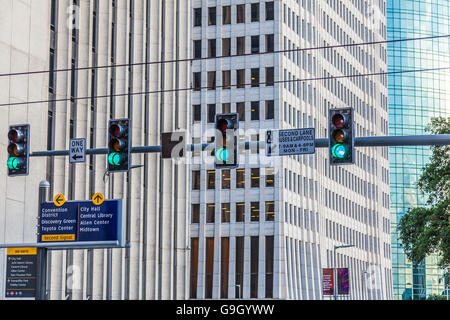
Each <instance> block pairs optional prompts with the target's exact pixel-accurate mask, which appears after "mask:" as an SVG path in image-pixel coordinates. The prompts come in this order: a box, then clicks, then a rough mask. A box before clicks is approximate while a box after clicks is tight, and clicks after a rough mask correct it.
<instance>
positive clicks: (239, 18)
mask: <svg viewBox="0 0 450 320" xmlns="http://www.w3.org/2000/svg"><path fill="white" fill-rule="evenodd" d="M236 23H245V4H238V5H237V6H236Z"/></svg>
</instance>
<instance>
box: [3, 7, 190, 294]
mask: <svg viewBox="0 0 450 320" xmlns="http://www.w3.org/2000/svg"><path fill="white" fill-rule="evenodd" d="M0 5H1V8H2V9H1V10H0V15H1V19H0V30H1V31H0V57H1V63H0V73H1V74H2V77H0V83H1V88H2V90H0V91H1V93H0V104H2V107H1V108H0V119H1V122H2V125H1V126H0V136H2V137H3V139H0V146H1V148H3V150H6V144H7V139H6V136H7V128H8V125H10V124H22V123H30V125H31V149H32V151H40V150H66V149H68V144H69V139H71V138H86V141H87V147H88V148H105V147H106V143H107V142H106V139H107V132H106V130H107V124H108V120H109V119H113V118H128V117H129V118H130V119H131V121H132V144H133V146H141V145H159V144H160V141H159V139H160V133H161V132H169V131H186V130H187V129H188V121H187V120H188V119H187V117H188V115H189V114H190V112H189V110H190V92H189V91H188V90H184V91H176V90H174V89H177V88H188V87H189V85H190V65H189V63H149V62H157V61H164V60H176V59H185V58H188V57H189V55H190V49H189V46H190V37H189V36H188V35H189V31H188V30H190V25H191V22H190V2H189V1H178V0H161V1H153V0H151V1H150V0H129V1H125V0H112V1H103V0H101V1H100V0H91V1H88V0H59V1H57V0H52V1H50V0H43V1H31V0H28V1H16V0H1V1H0ZM40 70H49V72H42V73H35V74H23V75H12V76H9V77H8V76H3V75H4V74H8V73H16V72H31V71H40ZM39 101H43V102H40V103H39ZM14 103H15V104H14ZM8 104H14V105H8ZM2 163H3V164H5V163H4V162H3V161H2ZM132 165H136V166H140V165H142V166H140V167H138V168H135V169H132V170H131V171H130V172H129V173H116V174H111V175H108V174H106V172H105V171H106V159H105V156H88V157H87V161H86V163H84V164H77V165H71V164H69V163H68V158H67V157H54V158H50V157H49V158H32V159H31V170H30V175H29V176H27V177H15V178H9V177H7V176H6V165H3V166H2V169H1V171H0V181H1V187H0V208H1V209H0V225H1V228H0V242H1V243H32V242H34V241H35V240H36V221H37V220H36V217H37V214H38V186H39V182H40V181H41V180H48V181H49V182H50V183H51V191H50V194H51V196H52V197H53V196H54V195H56V194H58V193H62V194H64V195H65V196H66V198H67V200H88V199H90V198H91V197H92V195H93V194H94V193H96V192H101V193H103V194H104V195H105V196H106V198H107V199H108V198H116V199H117V198H123V199H125V201H126V203H127V210H126V215H127V230H126V234H127V240H128V242H129V243H130V247H129V248H124V249H112V250H111V251H109V250H106V249H95V250H93V249H92V250H63V251H52V252H51V254H50V257H49V275H48V277H49V278H48V279H49V283H48V297H49V298H50V299H106V298H108V297H110V298H111V299H182V298H186V297H187V295H188V288H187V286H186V280H185V279H186V277H187V274H188V264H187V262H188V249H189V248H188V245H189V244H188V241H187V239H188V236H187V234H188V231H189V230H188V227H187V225H188V223H187V222H188V210H187V207H188V202H189V198H188V189H187V188H186V185H187V184H188V167H187V165H185V164H180V163H175V162H172V161H171V160H161V159H160V156H159V155H158V154H133V156H132ZM4 251H5V250H0V252H1V254H2V256H1V257H0V258H2V259H4V255H5V252H4ZM109 254H111V262H108V261H109V260H108V258H109V256H108V255H109ZM1 265H2V267H3V260H2V264H1ZM109 269H111V270H112V271H111V274H108V270H109ZM0 271H1V270H0ZM2 274H3V273H2ZM109 279H111V281H109ZM3 288H4V277H3V276H2V277H0V289H2V290H1V292H4V290H3ZM2 298H3V297H2Z"/></svg>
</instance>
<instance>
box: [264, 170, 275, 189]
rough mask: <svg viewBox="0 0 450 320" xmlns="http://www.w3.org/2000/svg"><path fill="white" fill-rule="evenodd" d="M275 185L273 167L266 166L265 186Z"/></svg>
mask: <svg viewBox="0 0 450 320" xmlns="http://www.w3.org/2000/svg"><path fill="white" fill-rule="evenodd" d="M274 186H275V169H274V168H266V187H274Z"/></svg>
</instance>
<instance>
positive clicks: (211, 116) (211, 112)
mask: <svg viewBox="0 0 450 320" xmlns="http://www.w3.org/2000/svg"><path fill="white" fill-rule="evenodd" d="M215 121H216V105H215V104H208V123H214V122H215Z"/></svg>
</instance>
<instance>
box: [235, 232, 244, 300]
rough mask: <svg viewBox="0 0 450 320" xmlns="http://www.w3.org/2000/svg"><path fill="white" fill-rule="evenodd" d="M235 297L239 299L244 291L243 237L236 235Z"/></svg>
mask: <svg viewBox="0 0 450 320" xmlns="http://www.w3.org/2000/svg"><path fill="white" fill-rule="evenodd" d="M235 261H236V266H235V270H236V279H235V283H234V284H235V288H236V292H235V298H237V299H241V298H242V292H243V291H244V237H236V259H235Z"/></svg>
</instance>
